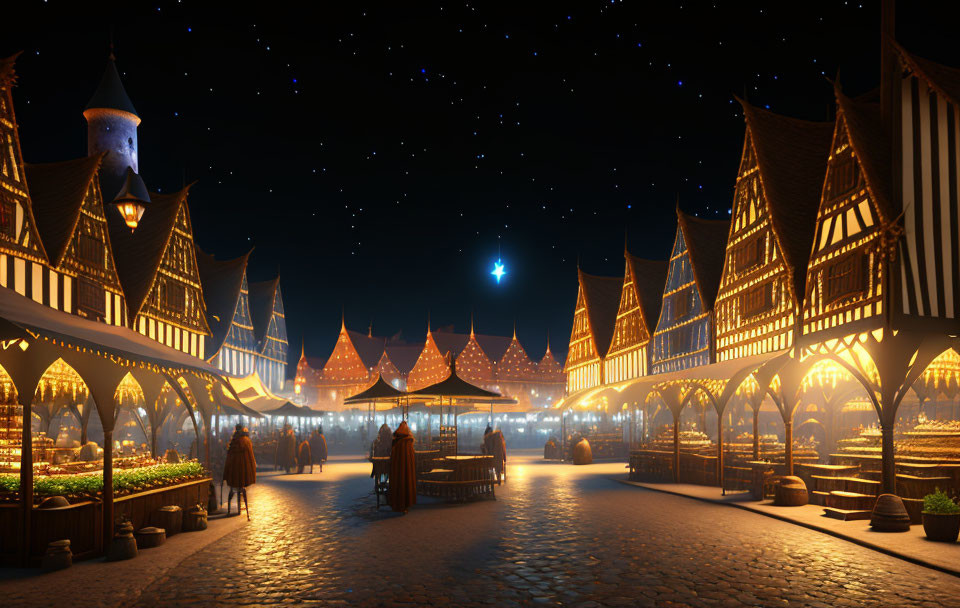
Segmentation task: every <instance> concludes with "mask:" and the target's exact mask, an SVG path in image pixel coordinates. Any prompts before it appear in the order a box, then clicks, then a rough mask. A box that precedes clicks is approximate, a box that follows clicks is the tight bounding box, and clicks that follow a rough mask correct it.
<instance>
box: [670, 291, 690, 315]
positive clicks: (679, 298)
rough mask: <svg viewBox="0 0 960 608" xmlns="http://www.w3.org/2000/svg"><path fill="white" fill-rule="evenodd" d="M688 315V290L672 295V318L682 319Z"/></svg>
mask: <svg viewBox="0 0 960 608" xmlns="http://www.w3.org/2000/svg"><path fill="white" fill-rule="evenodd" d="M688 314H690V290H689V289H684V290H682V291H679V292H677V293H675V294H673V318H674V319H682V318H683V317H685V316H687V315H688Z"/></svg>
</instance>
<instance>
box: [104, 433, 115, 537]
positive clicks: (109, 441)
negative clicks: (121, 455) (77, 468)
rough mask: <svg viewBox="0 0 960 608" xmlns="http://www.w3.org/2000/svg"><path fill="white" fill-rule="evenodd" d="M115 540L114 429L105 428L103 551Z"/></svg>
mask: <svg viewBox="0 0 960 608" xmlns="http://www.w3.org/2000/svg"><path fill="white" fill-rule="evenodd" d="M112 541H113V430H112V429H111V430H109V431H108V430H106V429H104V430H103V551H104V553H106V552H107V551H108V550H109V549H110V543H111V542H112Z"/></svg>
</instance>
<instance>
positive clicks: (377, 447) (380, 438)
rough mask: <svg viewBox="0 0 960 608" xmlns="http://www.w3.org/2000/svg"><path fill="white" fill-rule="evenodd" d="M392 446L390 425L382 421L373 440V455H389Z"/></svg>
mask: <svg viewBox="0 0 960 608" xmlns="http://www.w3.org/2000/svg"><path fill="white" fill-rule="evenodd" d="M392 446H393V433H391V432H390V427H389V426H387V423H383V424H382V425H381V426H380V432H379V433H378V434H377V438H376V439H374V440H373V455H374V456H384V457H386V456H390V452H391V451H392V449H393V448H392Z"/></svg>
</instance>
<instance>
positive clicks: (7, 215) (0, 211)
mask: <svg viewBox="0 0 960 608" xmlns="http://www.w3.org/2000/svg"><path fill="white" fill-rule="evenodd" d="M0 234H2V235H3V236H5V237H7V238H8V239H10V240H11V241H12V240H14V239H16V238H17V206H16V205H15V204H14V203H13V202H11V201H7V200H3V201H0Z"/></svg>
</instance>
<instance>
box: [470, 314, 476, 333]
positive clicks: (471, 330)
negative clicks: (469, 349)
mask: <svg viewBox="0 0 960 608" xmlns="http://www.w3.org/2000/svg"><path fill="white" fill-rule="evenodd" d="M470 337H471V338H474V337H476V335H475V334H474V333H473V309H472V308H471V309H470Z"/></svg>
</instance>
